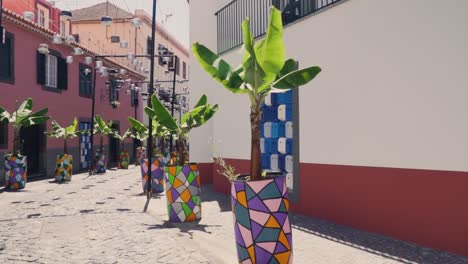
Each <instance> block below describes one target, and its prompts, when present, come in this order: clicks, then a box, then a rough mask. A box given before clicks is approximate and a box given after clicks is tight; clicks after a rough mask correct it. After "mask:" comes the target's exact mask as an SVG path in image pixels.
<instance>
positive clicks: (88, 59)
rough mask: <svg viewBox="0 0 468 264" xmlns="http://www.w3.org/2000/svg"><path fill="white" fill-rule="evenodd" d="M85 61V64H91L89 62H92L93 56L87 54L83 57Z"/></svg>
mask: <svg viewBox="0 0 468 264" xmlns="http://www.w3.org/2000/svg"><path fill="white" fill-rule="evenodd" d="M85 63H86V64H87V65H91V63H93V58H92V57H89V56H87V57H85Z"/></svg>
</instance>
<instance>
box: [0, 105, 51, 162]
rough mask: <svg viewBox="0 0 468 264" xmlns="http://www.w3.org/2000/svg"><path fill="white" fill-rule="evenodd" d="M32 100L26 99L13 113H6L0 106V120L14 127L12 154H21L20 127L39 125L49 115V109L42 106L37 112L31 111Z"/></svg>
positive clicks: (45, 120) (47, 118)
mask: <svg viewBox="0 0 468 264" xmlns="http://www.w3.org/2000/svg"><path fill="white" fill-rule="evenodd" d="M32 108H33V100H32V99H31V98H28V99H26V100H25V101H23V103H21V105H20V106H19V107H18V108H17V109H16V110H15V112H14V113H11V114H10V113H8V112H7V111H6V110H5V109H4V108H2V107H0V122H4V121H7V122H9V123H12V124H13V128H14V139H13V154H14V155H21V149H22V145H21V134H20V133H21V128H23V127H30V126H33V125H39V124H43V123H45V122H47V120H49V116H47V113H48V112H49V110H48V109H47V108H44V109H42V110H39V111H37V112H33V111H32Z"/></svg>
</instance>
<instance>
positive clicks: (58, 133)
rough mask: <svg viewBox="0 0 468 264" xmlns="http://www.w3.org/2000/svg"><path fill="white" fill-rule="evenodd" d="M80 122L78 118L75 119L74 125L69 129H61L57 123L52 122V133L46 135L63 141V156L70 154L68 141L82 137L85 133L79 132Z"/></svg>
mask: <svg viewBox="0 0 468 264" xmlns="http://www.w3.org/2000/svg"><path fill="white" fill-rule="evenodd" d="M77 126H78V120H77V119H76V117H75V118H74V119H73V123H72V124H71V125H70V126H68V127H61V126H60V125H59V124H58V123H57V121H55V120H54V121H52V130H53V131H51V132H46V135H47V136H49V137H51V138H58V139H63V154H68V140H69V139H72V138H76V137H78V136H80V135H81V134H82V133H84V131H77V130H76V127H77Z"/></svg>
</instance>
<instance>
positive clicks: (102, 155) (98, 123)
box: [94, 115, 113, 173]
mask: <svg viewBox="0 0 468 264" xmlns="http://www.w3.org/2000/svg"><path fill="white" fill-rule="evenodd" d="M94 133H95V134H98V135H99V149H97V151H96V164H95V166H94V171H95V172H96V173H106V170H107V156H106V152H105V151H104V136H105V135H111V134H113V130H112V121H109V123H106V121H104V119H102V117H101V116H99V115H97V116H95V117H94Z"/></svg>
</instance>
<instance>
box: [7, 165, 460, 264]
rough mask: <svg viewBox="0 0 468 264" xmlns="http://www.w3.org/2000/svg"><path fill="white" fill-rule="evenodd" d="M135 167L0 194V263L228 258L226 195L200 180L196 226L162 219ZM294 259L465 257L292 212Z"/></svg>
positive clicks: (446, 263) (360, 261)
mask: <svg viewBox="0 0 468 264" xmlns="http://www.w3.org/2000/svg"><path fill="white" fill-rule="evenodd" d="M141 190H142V189H141V180H140V174H139V168H131V169H130V170H127V171H109V172H108V173H107V174H106V175H97V176H91V177H88V176H87V175H86V174H80V175H75V176H73V180H72V182H71V183H69V184H56V183H52V182H50V180H44V181H38V182H31V183H28V184H27V186H26V189H25V190H23V191H20V192H3V193H0V263H184V264H185V263H216V264H218V263H235V262H236V255H235V254H236V252H235V247H234V232H233V223H232V214H231V212H230V206H229V200H228V198H227V197H225V196H223V195H220V194H216V193H213V192H212V191H211V188H210V186H205V187H204V189H203V191H204V199H203V200H204V202H203V219H202V220H201V222H200V223H199V224H194V223H191V224H172V223H169V222H167V211H166V199H165V197H164V196H160V197H156V198H154V199H152V200H151V203H150V205H149V209H148V212H147V213H143V212H142V210H143V207H144V204H145V201H146V197H145V196H142V195H141ZM292 223H293V224H294V227H295V229H294V231H293V232H294V263H296V264H302V263H305V264H308V263H314V264H316V263H319V264H320V263H343V264H344V263H346V264H350V263H356V264H365V263H430V264H432V263H434V264H436V263H437V264H439V263H440V264H455V263H457V264H458V263H467V264H468V259H465V258H461V257H458V256H455V255H451V254H448V253H444V252H437V251H433V250H430V249H426V248H421V247H417V246H415V245H412V244H408V243H404V242H401V241H396V240H392V239H389V238H386V237H383V236H378V235H374V234H369V233H365V232H360V231H356V230H353V229H350V228H346V227H343V226H339V225H334V224H331V223H327V222H324V221H320V220H316V219H311V218H306V217H303V216H292Z"/></svg>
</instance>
